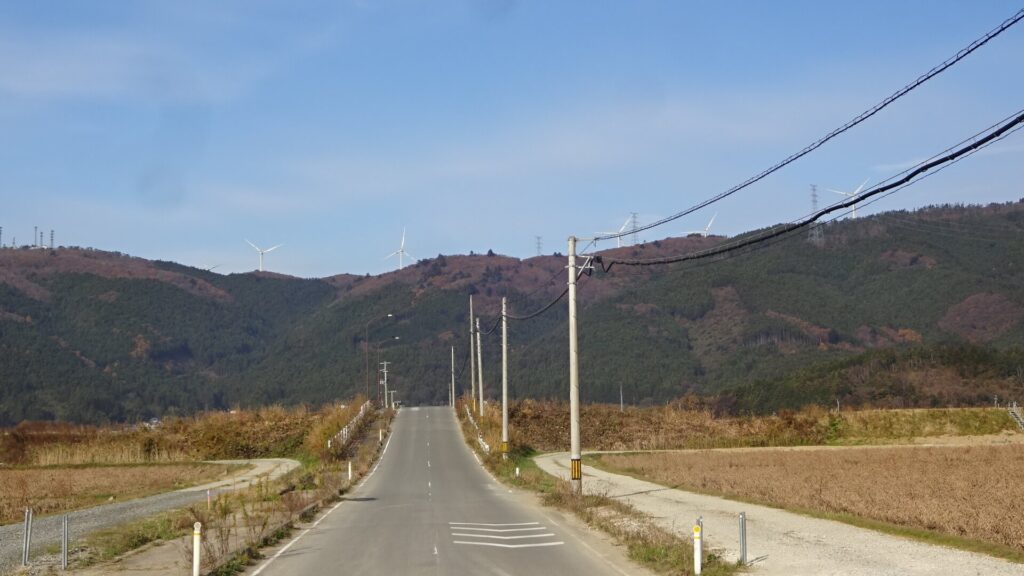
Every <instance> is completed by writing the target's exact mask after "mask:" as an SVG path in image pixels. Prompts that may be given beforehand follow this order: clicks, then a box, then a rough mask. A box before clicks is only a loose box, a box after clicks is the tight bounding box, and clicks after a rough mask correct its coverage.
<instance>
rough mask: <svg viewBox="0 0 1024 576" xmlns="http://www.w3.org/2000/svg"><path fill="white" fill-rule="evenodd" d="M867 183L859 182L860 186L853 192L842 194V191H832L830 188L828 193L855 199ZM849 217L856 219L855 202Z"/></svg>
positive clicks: (865, 181) (866, 181)
mask: <svg viewBox="0 0 1024 576" xmlns="http://www.w3.org/2000/svg"><path fill="white" fill-rule="evenodd" d="M867 183H868V180H867V179H865V180H864V181H863V182H861V184H860V186H857V189H856V190H854V191H853V192H843V191H842V190H833V189H832V188H829V189H828V191H829V192H835V193H836V194H839V195H841V196H846V197H847V198H856V197H857V195H858V194H860V191H861V190H863V189H864V185H865V184H867ZM850 217H851V218H856V217H857V203H856V202H854V204H853V211H852V212H851V213H850Z"/></svg>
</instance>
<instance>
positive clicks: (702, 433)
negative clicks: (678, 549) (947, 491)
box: [481, 399, 1019, 452]
mask: <svg viewBox="0 0 1024 576" xmlns="http://www.w3.org/2000/svg"><path fill="white" fill-rule="evenodd" d="M509 418H510V429H511V433H512V440H513V442H514V443H515V444H517V445H520V446H529V447H531V448H533V449H535V450H539V451H542V452H548V451H558V450H565V449H567V447H568V442H569V407H568V405H567V404H565V403H564V402H538V401H533V400H524V401H521V402H516V403H514V404H512V406H511V407H510V410H509ZM580 420H581V423H580V427H581V429H582V434H581V436H582V442H583V447H584V449H587V450H661V449H680V448H734V447H744V446H810V445H822V444H857V443H882V442H891V441H893V440H905V441H909V440H912V439H914V438H923V437H934V436H944V435H949V436H960V435H980V434H998V433H1003V432H1012V431H1014V430H1016V424H1014V422H1013V420H1011V419H1010V416H1009V414H1008V413H1007V411H1006V410H1005V409H998V408H951V409H932V410H916V409H915V410H861V411H844V412H840V413H835V412H829V411H827V410H825V409H823V408H819V407H813V408H807V409H804V410H801V411H799V412H791V411H782V412H779V413H778V414H777V415H772V416H739V417H716V416H715V415H714V414H713V412H712V411H711V410H709V409H705V408H703V407H701V406H700V404H699V402H697V401H693V402H689V403H688V402H686V401H685V399H684V400H683V401H680V402H676V403H673V404H671V405H668V406H659V407H651V408H637V407H627V408H626V410H625V411H624V412H620V411H619V407H618V406H610V405H606V404H585V405H583V406H582V407H581V408H580ZM489 425H490V424H489V422H487V423H481V426H485V427H486V426H489ZM1017 433H1019V431H1017Z"/></svg>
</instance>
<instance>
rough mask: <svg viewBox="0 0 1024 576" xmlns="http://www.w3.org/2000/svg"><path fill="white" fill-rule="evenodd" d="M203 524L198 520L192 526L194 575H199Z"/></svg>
mask: <svg viewBox="0 0 1024 576" xmlns="http://www.w3.org/2000/svg"><path fill="white" fill-rule="evenodd" d="M202 529H203V525H202V524H200V523H199V522H196V523H195V525H194V526H193V527H192V576H199V560H200V558H199V550H200V542H199V536H200V533H201V532H202Z"/></svg>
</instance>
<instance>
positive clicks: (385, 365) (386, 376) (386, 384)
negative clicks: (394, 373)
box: [380, 362, 391, 408]
mask: <svg viewBox="0 0 1024 576" xmlns="http://www.w3.org/2000/svg"><path fill="white" fill-rule="evenodd" d="M380 364H381V366H383V367H384V368H381V372H383V373H384V408H387V405H388V364H391V362H381V363H380Z"/></svg>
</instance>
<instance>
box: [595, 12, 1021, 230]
mask: <svg viewBox="0 0 1024 576" xmlns="http://www.w3.org/2000/svg"><path fill="white" fill-rule="evenodd" d="M1022 19H1024V9H1021V10H1019V11H1018V12H1017V13H1016V14H1014V15H1013V16H1011V17H1010V18H1007V19H1006V20H1005V21H1003V23H1002V24H1000V25H999V26H997V27H996V28H994V29H992V30H991V31H989V32H988V33H987V34H985V35H984V36H982V37H980V38H978V39H976V40H975V41H973V42H971V43H970V44H968V45H967V46H966V47H964V48H962V49H961V50H960V51H959V52H957V53H956V54H954V55H953V56H951V57H950V58H948V59H946V60H945V61H943V62H942V63H940V64H938V65H936V66H935V67H933V68H932V69H931V70H929V71H928V72H925V73H924V74H922V75H921V76H918V77H917V79H916V80H914V81H913V82H911V83H909V84H907V85H906V86H904V87H902V88H900V89H899V90H897V91H896V92H893V93H892V94H891V95H889V96H888V97H887V98H885V99H884V100H882V101H881V102H879V103H878V104H875V105H874V106H872V107H871V108H868V109H867V110H865V111H864V112H861V113H860V114H859V115H857V116H855V117H854V118H853V119H852V120H850V121H848V122H847V123H845V124H843V125H842V126H840V127H838V128H836V129H835V130H832V131H831V132H829V133H828V134H826V135H825V136H823V137H821V138H820V139H818V140H816V141H814V142H813V143H811V144H809V145H807V146H806V147H804V148H803V149H802V150H800V151H799V152H797V153H795V154H792V155H790V156H789V157H787V158H785V159H784V160H782V161H780V162H778V163H776V164H775V165H773V166H771V167H770V168H768V169H766V170H764V171H762V172H760V173H758V174H756V175H755V176H751V177H750V178H748V179H746V180H744V181H743V182H741V183H739V184H737V185H735V186H733V187H732V188H729V189H728V190H726V191H724V192H721V193H719V194H716V195H715V196H712V197H710V198H708V199H706V200H703V201H701V202H699V203H698V204H695V205H693V206H691V207H690V208H687V209H686V210H683V211H682V212H677V213H675V214H673V215H671V216H668V217H665V218H662V219H660V220H657V221H655V222H651V223H650V224H646V225H644V226H640V227H636V228H633V229H631V230H629V231H627V232H619V233H615V234H604V235H601V236H597V237H595V238H594V240H614V239H615V238H620V237H623V236H626V235H628V234H636V233H638V232H643V231H645V230H650V229H651V228H655V227H657V226H661V225H662V224H667V223H668V222H672V221H673V220H678V219H679V218H682V217H683V216H686V215H688V214H692V213H693V212H696V211H697V210H700V209H701V208H705V207H707V206H709V205H711V204H714V203H715V202H718V201H719V200H722V199H724V198H727V197H729V196H732V195H733V194H735V193H736V192H739V191H740V190H743V189H744V188H747V187H748V186H750V185H752V184H754V183H756V182H759V181H761V180H763V179H764V178H767V177H768V176H769V175H771V174H773V173H775V172H777V171H779V170H781V169H782V168H784V167H786V166H788V165H789V164H791V163H793V162H795V161H797V160H799V159H800V158H803V157H804V156H806V155H807V154H810V153H811V152H813V151H814V150H817V149H818V148H820V147H821V146H823V145H824V144H825V143H826V142H828V141H829V140H832V139H833V138H835V137H836V136H839V135H840V134H842V133H844V132H846V131H847V130H850V129H851V128H853V127H854V126H857V125H858V124H860V123H861V122H864V121H865V120H867V119H868V118H871V117H872V116H874V115H875V114H877V113H878V112H880V111H882V110H883V109H884V108H886V107H887V106H889V105H890V104H892V103H893V102H895V101H896V100H899V99H900V98H902V97H903V96H905V95H906V94H908V93H909V92H911V91H912V90H914V89H915V88H917V87H918V86H920V85H922V84H924V83H925V82H927V81H928V80H931V79H932V78H934V77H935V76H938V75H939V74H941V73H943V72H945V71H946V70H948V69H949V68H951V67H952V66H954V65H955V64H956V63H958V62H960V61H961V60H963V59H964V58H966V57H967V56H969V55H970V54H971V53H972V52H974V51H975V50H977V49H979V48H981V47H982V46H984V45H985V44H987V43H988V42H989V41H990V40H992V39H993V38H995V37H996V36H999V35H1000V34H1002V33H1003V32H1005V31H1006V30H1007V29H1009V28H1010V27H1011V26H1013V25H1014V24H1017V23H1018V22H1020V21H1021V20H1022Z"/></svg>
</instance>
